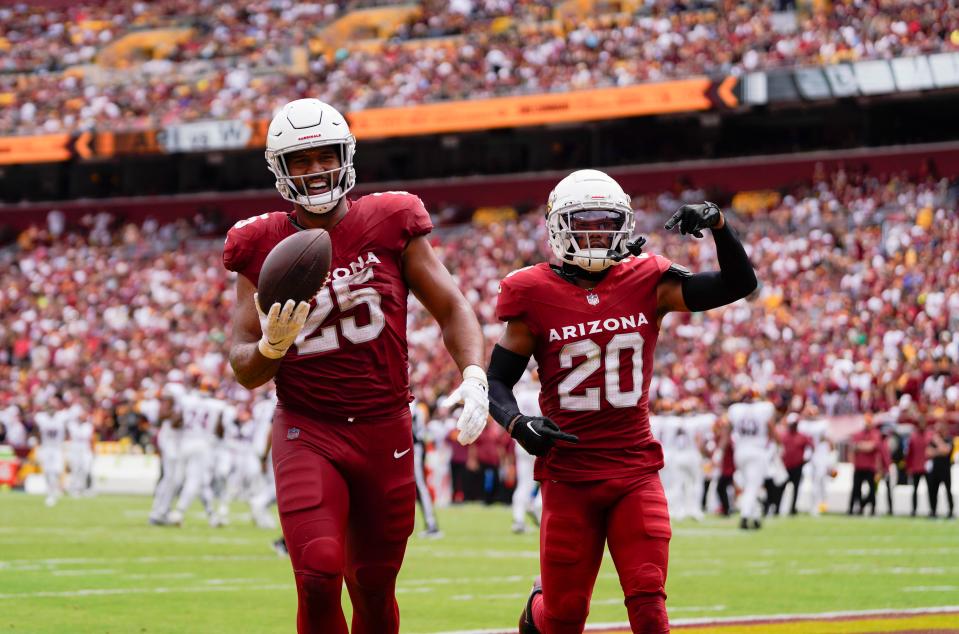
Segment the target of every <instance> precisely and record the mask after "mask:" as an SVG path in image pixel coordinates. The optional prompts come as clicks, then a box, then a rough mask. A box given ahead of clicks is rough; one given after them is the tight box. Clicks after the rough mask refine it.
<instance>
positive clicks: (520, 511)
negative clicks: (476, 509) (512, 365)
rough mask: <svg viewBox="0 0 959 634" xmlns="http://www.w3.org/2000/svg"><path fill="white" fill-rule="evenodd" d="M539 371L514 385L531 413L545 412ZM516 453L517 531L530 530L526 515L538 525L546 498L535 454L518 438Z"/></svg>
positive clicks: (524, 409) (525, 409)
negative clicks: (536, 475)
mask: <svg viewBox="0 0 959 634" xmlns="http://www.w3.org/2000/svg"><path fill="white" fill-rule="evenodd" d="M539 390H540V385H539V374H538V373H537V372H536V370H535V369H532V370H530V371H528V372H527V373H526V374H524V375H523V378H522V379H520V382H519V383H517V384H516V387H514V388H513V394H514V395H515V396H516V403H517V404H518V405H519V408H520V411H521V412H529V415H530V416H542V412H541V411H540V408H539ZM513 445H514V455H515V456H516V488H515V489H514V490H513V526H512V531H513V532H514V533H516V534H520V533H525V532H526V517H527V516H529V518H530V519H531V520H532V521H533V523H534V524H535V525H536V526H539V522H540V520H541V519H542V517H543V501H542V497H540V493H539V491H538V490H537V489H536V481H535V480H534V479H533V465H534V463H535V462H536V458H535V456H532V455H530V454H529V453H528V452H527V451H526V450H525V449H523V447H522V446H521V445H520V444H519V443H518V442H514V443H513Z"/></svg>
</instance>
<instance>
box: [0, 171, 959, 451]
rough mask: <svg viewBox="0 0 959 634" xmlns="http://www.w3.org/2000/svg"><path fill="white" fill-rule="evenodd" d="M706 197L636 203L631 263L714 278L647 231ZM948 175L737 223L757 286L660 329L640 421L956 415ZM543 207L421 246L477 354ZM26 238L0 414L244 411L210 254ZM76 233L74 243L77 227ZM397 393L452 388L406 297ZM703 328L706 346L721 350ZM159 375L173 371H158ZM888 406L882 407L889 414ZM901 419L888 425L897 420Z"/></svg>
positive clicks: (17, 263) (128, 240)
mask: <svg viewBox="0 0 959 634" xmlns="http://www.w3.org/2000/svg"><path fill="white" fill-rule="evenodd" d="M691 198H698V199H702V198H703V192H698V191H685V192H683V193H682V194H679V195H675V194H673V193H669V192H667V193H663V194H661V195H659V196H647V197H637V198H636V199H634V202H635V203H636V206H637V208H638V209H639V210H641V213H640V214H638V216H639V224H640V225H641V226H642V227H643V230H645V231H648V232H649V238H650V243H649V246H648V250H651V251H654V252H658V253H662V254H664V255H666V256H667V257H670V258H672V259H674V260H675V261H677V262H679V263H683V264H686V265H688V266H690V268H692V269H694V270H699V269H704V268H712V267H713V266H714V261H715V260H714V258H715V255H714V253H713V250H712V245H711V243H710V242H709V241H702V242H694V243H692V244H690V243H689V242H688V241H685V242H681V241H680V240H679V239H678V238H675V237H673V236H669V235H666V234H665V233H664V232H662V231H661V230H659V226H661V225H660V223H661V221H662V218H663V217H665V215H666V213H667V212H668V211H670V210H672V209H674V208H675V207H676V206H678V205H679V204H680V202H681V201H682V200H684V199H691ZM954 201H955V189H950V186H949V183H948V182H947V181H946V180H935V179H932V178H929V179H927V180H925V181H922V182H914V181H909V180H908V179H906V178H903V177H900V176H895V175H893V176H888V177H883V178H877V177H875V176H870V175H866V174H861V173H856V172H853V171H844V170H840V171H838V172H835V173H832V174H820V175H818V176H817V177H816V179H815V180H814V181H813V182H812V184H811V185H808V186H804V187H801V188H798V189H796V190H794V191H792V192H791V193H789V194H787V195H785V196H783V197H781V199H779V200H778V202H775V203H774V204H773V205H772V206H771V208H769V209H767V210H762V211H757V212H755V213H754V214H753V215H752V216H748V215H742V214H740V217H739V219H738V223H737V224H738V225H739V227H740V228H741V230H742V233H743V234H744V236H743V237H744V242H745V244H746V245H747V249H748V251H749V253H750V257H751V259H752V261H753V263H754V266H755V267H756V269H757V271H758V273H759V278H760V280H761V286H760V289H759V290H758V291H757V292H756V293H755V294H754V296H753V297H751V298H750V299H749V301H741V302H738V303H736V304H734V305H732V306H730V307H728V308H726V309H724V310H721V311H716V312H712V313H709V314H708V315H706V314H691V315H672V316H670V317H668V318H667V319H666V321H665V323H664V326H663V333H662V336H661V341H660V344H659V346H658V351H659V354H658V359H657V368H656V373H655V378H654V382H653V384H652V387H651V394H650V398H651V406H652V409H653V411H660V412H662V411H668V410H669V409H670V408H671V407H673V406H674V405H676V404H682V408H683V409H684V411H694V410H697V411H714V410H716V409H717V408H719V407H721V406H722V405H723V404H724V399H726V398H727V397H728V396H731V395H732V396H735V395H738V394H740V393H742V392H743V391H744V390H747V389H749V388H751V387H757V386H758V389H759V390H760V391H761V392H762V393H765V394H767V395H768V396H769V397H770V398H772V399H773V400H775V401H778V402H780V403H782V404H786V405H788V403H789V402H790V399H795V401H796V405H795V407H794V409H796V408H801V407H802V406H803V405H804V404H812V405H815V406H816V407H817V408H819V409H820V410H821V411H822V412H823V413H824V414H826V415H836V414H847V413H856V412H867V411H874V412H879V411H889V410H891V409H893V408H899V407H902V408H904V409H908V410H909V412H913V410H914V409H915V408H919V409H920V410H922V411H924V410H925V409H926V408H928V407H929V406H931V405H932V404H937V405H945V406H947V407H948V408H949V409H950V410H952V411H956V410H959V373H957V371H956V368H957V367H959V337H957V333H959V257H957V255H959V254H957V252H956V246H955V245H956V244H959V219H957V217H956V215H955V211H954V209H955V202H954ZM541 214H542V209H537V210H534V211H533V212H531V213H530V214H527V215H524V216H521V217H519V218H518V219H516V220H510V221H506V222H494V223H491V224H489V225H486V226H484V227H482V230H479V231H477V230H475V229H474V228H472V227H467V226H457V227H452V228H449V229H443V230H441V231H438V232H437V233H436V234H434V243H435V245H436V248H437V249H438V251H439V254H440V257H441V258H442V259H443V261H444V262H445V263H446V264H447V266H448V267H449V268H450V270H451V271H452V272H453V274H454V276H455V278H456V280H457V282H458V284H459V285H460V287H461V288H462V289H463V291H464V293H465V294H466V297H467V299H468V300H469V301H470V303H471V304H472V305H473V306H474V307H475V308H476V310H477V312H478V316H479V318H480V321H481V323H483V324H485V326H484V328H485V333H486V335H487V339H488V342H489V345H490V347H491V346H492V344H493V342H495V341H496V340H497V339H498V337H499V334H500V331H501V325H500V324H499V323H497V322H496V320H495V317H494V307H495V301H496V294H497V285H498V282H499V280H500V279H501V278H502V277H503V276H504V275H505V274H507V273H508V272H509V271H511V270H514V269H516V268H519V267H522V266H525V265H528V264H531V263H534V262H536V261H541V260H543V259H545V258H546V250H547V246H546V236H545V224H544V222H543V218H542V215H541ZM83 225H84V226H83V227H82V228H78V227H74V228H71V227H67V226H65V223H64V222H63V219H62V217H60V216H59V215H58V214H56V213H54V214H51V215H50V217H49V218H48V224H47V226H46V227H43V228H33V229H30V230H28V231H25V232H24V233H22V234H21V235H20V236H19V239H18V241H17V243H16V244H15V245H11V246H10V247H7V248H5V249H4V250H3V251H2V252H0V266H2V267H3V271H4V274H3V277H2V284H0V315H2V316H3V319H2V320H0V364H2V371H0V381H2V382H0V409H2V408H4V407H7V406H9V405H11V404H14V405H19V406H20V407H21V408H22V410H23V413H24V418H25V419H26V420H29V419H30V412H31V411H32V410H33V409H34V408H35V407H38V406H39V405H40V404H42V403H44V402H45V401H46V400H47V399H48V398H49V397H50V396H52V395H53V394H54V393H58V392H59V393H65V394H67V395H68V396H69V397H70V398H76V399H79V400H80V401H81V402H84V403H86V406H87V407H90V408H92V410H93V411H91V412H90V413H91V415H93V416H94V418H95V419H96V420H97V427H98V434H99V435H100V437H101V438H113V437H116V436H117V435H131V434H133V433H134V432H133V430H134V429H135V428H136V425H133V424H121V423H120V422H119V421H120V420H121V419H122V416H123V414H125V413H126V412H127V411H128V410H129V409H131V408H132V409H134V410H135V409H136V403H137V402H138V400H139V399H141V398H143V395H144V393H146V392H150V391H151V390H156V389H158V388H159V387H161V386H162V384H163V383H164V382H166V381H167V380H168V374H169V373H170V372H173V373H176V374H178V375H179V376H180V377H185V376H186V375H187V374H193V375H195V376H198V377H200V376H202V377H207V378H209V379H211V380H213V381H214V382H215V383H216V384H217V385H218V386H219V389H220V390H221V392H222V394H223V396H224V398H228V399H232V400H240V401H242V400H243V399H244V398H245V390H243V389H242V388H239V387H238V386H237V385H235V383H234V382H233V381H231V380H229V377H230V370H229V368H228V363H227V359H226V356H225V351H226V345H225V342H226V340H227V338H228V337H229V317H228V316H229V314H230V308H231V305H232V302H233V290H232V286H233V284H232V280H230V279H229V277H228V276H227V275H226V274H225V273H224V271H223V269H222V266H221V263H220V250H221V242H220V240H219V239H217V238H211V237H209V236H203V235H200V233H199V232H198V230H197V228H196V226H194V225H193V224H191V223H188V222H186V221H180V222H178V223H176V224H169V225H163V226H158V225H157V224H156V223H155V222H152V221H147V222H146V223H144V224H142V225H139V226H138V225H133V224H123V223H121V222H119V220H118V219H116V218H112V217H110V216H109V215H107V214H103V213H101V214H96V215H91V216H88V217H86V218H85V219H84V222H83ZM74 229H82V232H81V231H74ZM410 306H411V310H410V313H409V343H410V357H411V366H412V375H411V382H412V385H413V387H414V390H415V392H416V394H417V396H418V397H419V398H420V399H421V400H422V401H424V402H426V403H427V404H430V405H431V404H432V403H434V402H435V401H436V399H437V398H438V397H439V396H440V395H441V394H443V393H446V392H447V391H448V390H449V389H450V388H451V386H452V385H453V383H454V382H455V379H456V377H457V372H456V371H455V369H454V367H453V364H452V361H451V360H450V359H449V358H448V355H445V354H436V341H437V340H438V338H439V333H438V331H437V326H436V324H435V322H433V321H432V319H431V318H430V317H429V315H428V314H427V313H426V311H425V310H423V309H422V308H421V307H420V306H419V304H418V303H416V302H415V301H413V300H411V304H410ZM720 333H722V334H721V336H720ZM171 368H172V370H171ZM897 411H898V410H897ZM906 415H907V412H905V411H904V412H903V416H906Z"/></svg>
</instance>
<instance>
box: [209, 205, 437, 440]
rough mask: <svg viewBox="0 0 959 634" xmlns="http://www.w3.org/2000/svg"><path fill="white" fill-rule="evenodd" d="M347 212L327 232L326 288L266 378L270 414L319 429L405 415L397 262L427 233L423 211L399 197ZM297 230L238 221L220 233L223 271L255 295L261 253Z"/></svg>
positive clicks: (282, 219) (268, 217)
mask: <svg viewBox="0 0 959 634" xmlns="http://www.w3.org/2000/svg"><path fill="white" fill-rule="evenodd" d="M348 204H349V211H348V212H347V214H346V215H345V216H344V217H343V219H342V220H340V222H339V223H338V224H337V225H336V226H335V227H333V228H332V229H331V230H330V232H329V233H330V242H331V243H332V245H333V261H332V265H331V269H330V271H331V281H330V283H329V284H327V285H326V287H324V288H323V289H321V290H320V291H319V292H318V293H317V295H316V297H315V298H314V300H313V301H312V302H311V303H312V304H313V308H312V310H311V311H310V315H309V317H308V318H307V321H306V325H305V326H304V327H303V330H302V331H301V332H300V335H299V336H298V337H297V339H296V342H295V343H294V345H293V347H292V348H290V350H289V352H287V354H286V356H285V357H283V361H282V363H281V364H280V369H279V371H278V372H277V374H276V377H275V380H276V394H277V399H278V407H281V408H284V409H287V410H290V411H293V412H298V413H300V414H304V415H307V416H313V417H316V418H318V419H319V420H322V421H326V422H337V421H343V422H347V421H348V420H349V419H351V418H352V419H355V420H356V421H357V422H363V421H371V420H381V419H388V418H395V417H396V416H397V415H399V414H401V413H402V412H403V411H404V410H405V409H406V408H407V407H408V403H409V401H410V398H411V396H410V389H409V370H408V361H407V358H408V348H407V343H406V311H407V297H408V295H409V289H408V287H407V285H406V281H405V279H404V278H403V274H402V263H401V258H402V253H403V251H404V249H405V248H406V245H407V244H408V243H409V241H410V240H411V239H412V238H415V237H417V236H421V235H425V234H427V233H429V232H430V231H431V230H432V228H433V225H432V223H431V222H430V217H429V214H428V213H427V212H426V209H425V208H424V207H423V202H422V201H421V200H420V199H419V198H418V197H417V196H414V195H412V194H408V193H406V192H386V193H382V194H373V195H369V196H364V197H362V198H359V199H358V200H355V201H349V203H348ZM297 231H298V228H297V227H296V225H294V224H293V214H292V213H288V212H273V213H267V214H262V215H260V216H255V217H253V218H250V219H248V220H242V221H240V222H238V223H237V224H236V225H234V227H233V228H232V229H230V231H229V232H228V233H227V237H226V245H225V246H224V249H223V263H224V265H225V266H226V268H227V269H229V270H231V271H236V272H237V273H239V274H240V275H243V276H245V277H246V278H247V279H248V280H250V282H252V283H253V285H254V286H255V285H256V284H257V280H258V279H259V276H260V269H261V267H262V266H263V261H264V260H265V259H266V256H267V254H268V253H269V252H270V250H271V249H273V247H274V246H276V245H277V243H279V242H280V241H281V240H283V239H284V238H286V237H287V236H290V235H292V234H294V233H296V232H297ZM263 308H264V309H267V307H266V306H264V307H263Z"/></svg>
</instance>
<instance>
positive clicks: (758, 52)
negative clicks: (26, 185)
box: [0, 0, 959, 135]
mask: <svg viewBox="0 0 959 634" xmlns="http://www.w3.org/2000/svg"><path fill="white" fill-rule="evenodd" d="M367 4H371V3H363V2H347V1H345V0H338V1H335V2H318V3H293V2H291V1H290V0H274V1H259V2H241V1H239V0H233V1H228V2H216V3H214V2H211V1H210V0H204V1H202V2H185V1H184V0H161V1H160V2H152V3H147V2H133V3H125V2H105V3H89V4H82V3H81V4H70V5H66V4H64V6H61V7H60V8H56V7H48V6H35V5H30V4H26V3H23V4H15V5H10V6H7V7H2V8H0V50H3V51H4V55H3V56H2V58H0V59H2V61H0V96H2V98H3V99H4V100H5V101H6V102H7V104H8V105H10V106H11V107H5V108H3V109H2V110H0V134H3V135H11V134H37V133H54V132H63V131H67V132H70V131H78V130H89V129H108V130H111V131H118V130H127V129H144V128H151V127H158V126H164V125H170V124H174V123H183V122H189V121H194V120H198V119H203V118H211V117H213V118H227V117H230V118H241V119H269V118H270V117H271V116H272V114H273V112H274V111H275V109H276V108H277V107H278V106H279V105H281V104H283V103H285V102H287V101H289V100H291V99H295V98H298V97H302V96H305V95H307V94H309V95H311V96H317V97H319V98H321V99H323V100H324V101H327V102H329V103H332V104H336V105H338V106H341V107H343V108H345V109H347V110H358V109H363V108H372V107H381V106H399V105H404V106H405V105H410V104H416V103H423V102H430V101H441V100H451V99H475V98H483V97H491V96H500V95H508V94H517V93H530V92H534V93H535V92H552V91H566V90H576V89H583V88H595V87H607V86H625V85H630V84H635V83H640V82H645V81H657V80H663V79H670V78H675V77H683V76H689V75H702V74H726V73H731V74H740V73H743V72H749V71H752V70H758V69H768V68H773V67H779V66H792V65H809V64H826V63H836V62H841V61H852V60H860V59H873V58H891V57H896V56H908V55H917V54H923V53H934V52H942V51H956V50H959V6H957V5H956V3H955V2H937V3H918V2H912V1H911V0H888V1H886V2H881V3H876V2H836V3H830V4H828V5H826V6H825V7H822V8H818V9H816V10H815V11H810V10H809V8H808V7H806V6H805V5H803V8H802V10H800V11H788V12H781V11H775V10H774V9H775V8H777V5H776V3H773V2H770V1H769V0H748V1H740V2H731V1H718V0H717V1H715V2H710V1H708V0H700V1H698V2H693V3H690V2H686V1H680V0H657V1H655V2H652V1H651V2H646V3H636V9H635V11H632V12H623V13H602V12H598V13H597V14H595V15H592V16H590V17H588V18H585V19H584V18H583V17H582V16H578V15H562V13H561V12H560V11H559V10H558V7H559V6H560V4H561V3H558V2H527V1H515V2H514V1H507V0H452V1H450V2H445V1H441V0H426V1H425V2H424V3H423V4H422V6H421V12H420V13H419V14H417V15H414V16H413V17H411V18H410V19H409V21H408V22H407V23H405V24H401V25H400V27H399V29H398V31H397V32H396V33H395V34H394V35H393V36H392V37H391V38H390V39H389V40H387V41H385V42H384V45H383V47H382V48H381V49H379V48H377V49H366V48H350V47H348V46H345V47H341V48H337V49H336V50H332V51H330V50H325V49H324V46H322V41H323V36H322V29H323V28H324V27H325V26H326V25H328V24H329V23H330V22H331V21H332V20H334V19H335V18H337V17H339V16H342V15H343V14H344V13H345V12H347V11H349V10H350V9H352V8H355V7H358V6H366V5H367ZM375 4H389V3H388V2H382V1H380V2H376V3H375ZM504 18H505V19H507V20H506V21H505V22H504V20H503V19H504ZM160 27H163V28H178V27H179V28H190V29H192V31H190V33H189V35H186V36H182V37H181V36H170V39H169V40H166V41H165V42H164V43H153V44H151V45H149V46H145V47H140V48H134V50H135V51H136V52H135V53H130V54H128V56H127V57H121V58H120V59H118V60H113V62H112V64H113V65H118V66H120V67H119V68H112V67H111V68H110V69H109V72H96V71H95V70H93V69H91V68H86V70H83V71H79V72H72V71H70V70H68V69H70V67H74V66H76V67H79V66H80V65H89V64H92V63H93V62H94V61H96V60H97V59H98V55H99V53H100V52H101V51H102V50H103V49H104V47H107V46H108V45H110V44H111V43H113V42H116V41H118V40H119V39H120V38H121V36H123V35H125V34H127V33H130V32H133V31H134V30H145V29H151V28H160ZM413 40H417V41H418V42H417V45H408V44H409V43H410V42H411V41H413ZM318 43H319V44H318ZM297 47H300V48H301V49H302V50H304V51H306V54H307V61H306V63H305V65H303V66H301V67H300V69H299V70H293V68H294V65H293V64H292V63H291V55H290V53H291V51H292V50H293V49H295V48H297ZM100 62H101V63H106V62H104V61H103V60H100ZM101 70H102V68H101ZM237 104H243V105H242V106H239V107H238V106H237Z"/></svg>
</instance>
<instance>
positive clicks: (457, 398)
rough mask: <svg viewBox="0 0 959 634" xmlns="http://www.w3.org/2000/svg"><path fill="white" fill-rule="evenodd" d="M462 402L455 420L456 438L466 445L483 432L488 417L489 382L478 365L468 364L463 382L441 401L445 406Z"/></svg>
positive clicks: (464, 371)
mask: <svg viewBox="0 0 959 634" xmlns="http://www.w3.org/2000/svg"><path fill="white" fill-rule="evenodd" d="M459 403H462V404H463V413H462V414H460V417H459V420H457V421H456V429H458V430H459V432H460V433H459V434H458V436H457V439H458V440H459V443H460V444H461V445H468V444H470V443H471V442H473V441H474V440H476V439H477V438H479V435H480V434H482V433H483V429H484V428H485V427H486V419H487V418H488V417H489V383H488V382H487V381H486V372H485V371H484V370H483V368H481V367H479V366H478V365H468V366H466V369H465V370H463V382H462V383H460V385H459V387H458V388H456V389H455V390H453V393H452V394H450V395H449V396H448V397H447V399H446V400H445V401H444V402H443V405H444V406H446V407H453V406H454V405H457V404H459Z"/></svg>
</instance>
